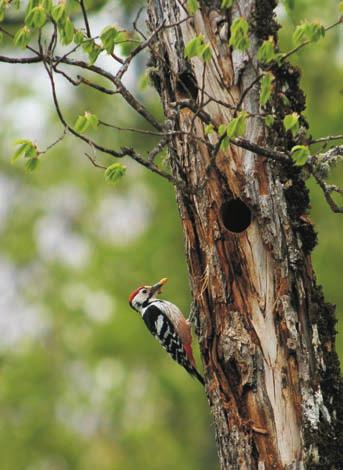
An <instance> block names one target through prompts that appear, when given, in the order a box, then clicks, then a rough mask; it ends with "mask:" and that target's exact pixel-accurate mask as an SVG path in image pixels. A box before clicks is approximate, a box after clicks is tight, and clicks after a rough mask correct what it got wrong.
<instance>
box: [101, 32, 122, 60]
mask: <svg viewBox="0 0 343 470" xmlns="http://www.w3.org/2000/svg"><path fill="white" fill-rule="evenodd" d="M118 33H119V31H118V30H117V28H116V27H115V26H107V27H106V28H104V29H103V30H102V31H101V33H100V39H101V42H102V45H103V47H104V49H105V51H106V52H107V53H108V54H113V49H114V46H115V44H116V38H117V36H118Z"/></svg>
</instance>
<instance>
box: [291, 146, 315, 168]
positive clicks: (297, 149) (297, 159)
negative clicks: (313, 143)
mask: <svg viewBox="0 0 343 470" xmlns="http://www.w3.org/2000/svg"><path fill="white" fill-rule="evenodd" d="M291 155H292V159H293V161H294V164H295V165H296V166H304V165H305V164H306V163H307V160H308V159H309V156H310V151H309V148H308V147H306V146H305V145H295V146H294V147H293V148H292V150H291Z"/></svg>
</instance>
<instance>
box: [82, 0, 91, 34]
mask: <svg viewBox="0 0 343 470" xmlns="http://www.w3.org/2000/svg"><path fill="white" fill-rule="evenodd" d="M79 3H80V7H81V10H82V16H83V20H84V22H85V27H86V33H87V36H88V37H89V38H91V37H92V34H91V29H90V27H89V22H88V16H87V11H86V8H85V5H84V2H83V0H79Z"/></svg>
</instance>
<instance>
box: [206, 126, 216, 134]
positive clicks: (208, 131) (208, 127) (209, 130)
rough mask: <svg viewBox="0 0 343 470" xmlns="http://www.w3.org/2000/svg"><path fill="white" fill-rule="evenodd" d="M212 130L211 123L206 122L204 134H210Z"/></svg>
mask: <svg viewBox="0 0 343 470" xmlns="http://www.w3.org/2000/svg"><path fill="white" fill-rule="evenodd" d="M213 131H214V127H213V124H208V125H207V126H205V135H210V134H212V133H213Z"/></svg>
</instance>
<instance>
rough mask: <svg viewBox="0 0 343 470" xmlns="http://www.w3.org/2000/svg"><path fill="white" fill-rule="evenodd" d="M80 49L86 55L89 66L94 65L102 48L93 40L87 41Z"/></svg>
mask: <svg viewBox="0 0 343 470" xmlns="http://www.w3.org/2000/svg"><path fill="white" fill-rule="evenodd" d="M82 49H83V50H84V51H85V52H86V53H87V54H88V58H89V62H90V64H91V65H93V64H94V63H95V61H96V60H97V58H98V57H99V54H100V52H101V51H102V48H101V47H100V46H98V45H97V44H96V43H95V42H94V40H93V39H87V40H86V41H85V42H84V43H83V44H82Z"/></svg>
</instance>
